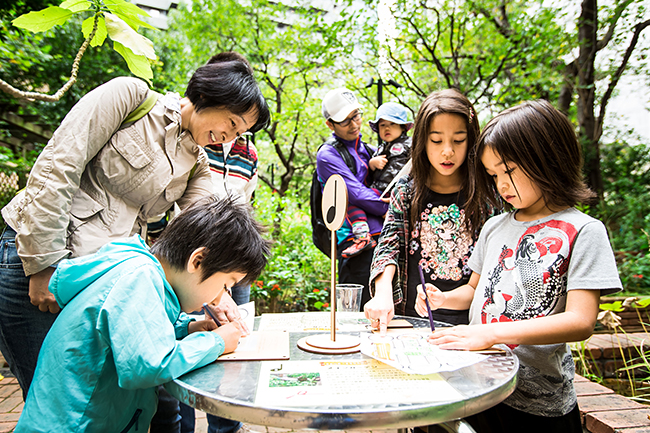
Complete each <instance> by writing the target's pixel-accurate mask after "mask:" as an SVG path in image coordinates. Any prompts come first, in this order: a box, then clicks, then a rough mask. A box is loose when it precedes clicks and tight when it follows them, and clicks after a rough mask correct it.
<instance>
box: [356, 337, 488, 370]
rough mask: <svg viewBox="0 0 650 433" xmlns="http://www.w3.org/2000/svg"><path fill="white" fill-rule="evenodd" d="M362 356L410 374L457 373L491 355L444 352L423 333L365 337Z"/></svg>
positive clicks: (463, 351) (363, 338)
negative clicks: (428, 340)
mask: <svg viewBox="0 0 650 433" xmlns="http://www.w3.org/2000/svg"><path fill="white" fill-rule="evenodd" d="M361 353H363V354H364V355H367V356H370V357H372V358H374V359H377V360H379V361H381V362H384V363H386V364H388V365H391V366H393V367H395V368H398V369H400V370H402V371H404V372H406V373H410V374H419V375H421V374H424V375H428V374H432V373H438V372H442V371H453V370H458V369H461V368H463V367H467V366H469V365H472V364H476V363H479V362H481V361H483V360H484V359H485V358H486V357H487V355H483V354H480V353H475V352H468V351H465V350H443V349H440V348H438V347H436V346H433V345H431V344H429V343H428V342H427V334H423V333H420V332H403V333H391V334H387V335H386V336H385V337H380V336H379V334H364V333H362V334H361Z"/></svg>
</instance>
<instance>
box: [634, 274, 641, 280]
mask: <svg viewBox="0 0 650 433" xmlns="http://www.w3.org/2000/svg"><path fill="white" fill-rule="evenodd" d="M632 277H634V278H638V279H641V278H643V275H641V274H636V275H632Z"/></svg>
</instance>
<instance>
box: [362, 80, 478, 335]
mask: <svg viewBox="0 0 650 433" xmlns="http://www.w3.org/2000/svg"><path fill="white" fill-rule="evenodd" d="M479 132H480V131H479V125H478V119H477V118H476V112H475V111H474V107H473V106H472V104H471V103H470V101H469V100H468V99H467V98H466V97H465V96H464V95H462V94H461V93H459V92H458V91H456V90H453V89H448V90H443V91H439V92H434V93H432V94H430V95H429V96H428V97H427V98H426V99H425V101H424V102H423V103H422V106H421V107H420V110H419V112H418V114H417V117H416V119H415V127H414V133H413V142H412V148H411V149H412V150H411V152H412V153H411V160H412V164H413V167H412V169H411V174H410V176H409V177H405V178H403V179H401V180H400V181H398V183H397V185H396V187H395V189H394V191H393V193H392V195H391V202H390V206H389V209H388V213H387V216H386V220H385V222H384V226H383V230H382V233H381V237H380V239H379V244H378V246H377V248H376V250H375V254H374V259H373V263H372V266H371V274H370V282H371V287H372V288H373V289H374V297H373V299H372V300H370V301H369V302H368V303H367V304H366V305H365V306H364V310H365V313H366V317H368V318H369V319H371V321H372V322H373V326H374V327H375V328H380V329H384V330H385V329H386V323H387V322H388V321H390V319H391V318H392V317H393V315H394V314H395V312H397V313H398V314H406V315H408V316H418V313H417V312H416V310H415V301H416V299H417V291H416V287H417V286H418V285H420V278H419V270H418V267H421V268H422V270H423V273H424V278H425V281H426V282H428V283H432V284H434V285H435V286H436V287H438V288H439V289H440V290H452V289H454V288H456V287H458V286H462V285H464V284H466V283H467V282H468V281H469V277H470V275H471V271H470V269H469V268H468V267H467V260H468V258H469V256H470V253H471V252H472V248H473V246H474V243H475V241H476V238H477V235H478V231H479V229H480V228H481V226H482V224H483V222H484V221H485V220H486V219H487V216H488V213H489V208H488V206H487V204H483V205H468V204H466V201H467V200H466V199H467V197H468V196H469V194H470V191H471V190H472V189H473V187H472V184H473V179H474V178H473V176H470V175H469V174H470V173H469V170H468V166H469V165H468V161H467V156H468V155H469V154H471V153H473V152H474V147H475V144H476V140H477V139H478V135H479ZM434 319H435V320H438V321H442V322H447V323H451V324H467V323H468V310H467V307H465V308H463V309H460V310H452V309H439V310H437V311H435V312H434Z"/></svg>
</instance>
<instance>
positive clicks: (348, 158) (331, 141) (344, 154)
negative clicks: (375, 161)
mask: <svg viewBox="0 0 650 433" xmlns="http://www.w3.org/2000/svg"><path fill="white" fill-rule="evenodd" d="M326 144H327V145H329V146H332V147H334V149H336V150H337V152H338V153H339V155H341V158H342V159H343V162H345V165H347V166H348V168H349V169H350V171H351V172H352V174H354V175H355V176H356V174H357V165H356V164H355V163H354V158H352V155H350V151H349V150H348V148H347V147H345V145H344V144H343V143H341V142H340V141H338V140H337V139H336V138H334V137H330V138H328V139H327V141H326V142H325V143H323V146H324V145H326ZM363 144H364V145H366V144H365V143H363ZM366 146H367V145H366ZM366 149H368V148H367V147H366ZM369 154H370V155H372V153H369Z"/></svg>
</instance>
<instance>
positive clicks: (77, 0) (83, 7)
mask: <svg viewBox="0 0 650 433" xmlns="http://www.w3.org/2000/svg"><path fill="white" fill-rule="evenodd" d="M90 5H91V2H89V1H88V0H65V1H64V2H63V3H61V4H60V5H59V7H61V8H64V9H68V10H70V11H72V12H82V11H87V10H88V9H89V8H90Z"/></svg>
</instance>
